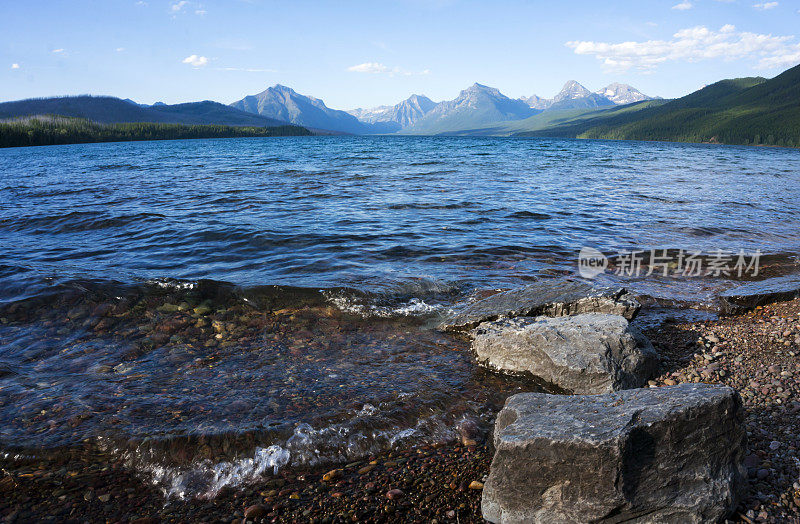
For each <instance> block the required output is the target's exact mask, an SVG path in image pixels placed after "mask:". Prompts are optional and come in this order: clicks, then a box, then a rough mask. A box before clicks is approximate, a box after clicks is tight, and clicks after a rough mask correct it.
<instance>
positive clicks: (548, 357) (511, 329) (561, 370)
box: [472, 314, 658, 394]
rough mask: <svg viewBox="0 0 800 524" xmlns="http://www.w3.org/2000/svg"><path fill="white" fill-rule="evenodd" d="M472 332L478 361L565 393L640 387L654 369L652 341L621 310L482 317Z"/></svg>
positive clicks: (655, 368)
mask: <svg viewBox="0 0 800 524" xmlns="http://www.w3.org/2000/svg"><path fill="white" fill-rule="evenodd" d="M472 337H473V341H472V349H473V351H474V352H475V357H476V359H477V361H478V364H480V365H482V366H485V367H488V368H489V369H492V370H494V371H498V372H501V373H508V374H513V375H526V374H531V375H533V376H535V377H537V378H539V379H541V380H543V381H545V382H547V383H549V384H553V385H555V386H558V387H559V388H561V389H563V390H565V391H567V392H569V393H580V394H597V393H610V392H611V391H618V390H620V389H630V388H638V387H641V386H644V385H645V384H647V380H648V379H650V377H652V376H653V374H654V373H655V372H656V370H657V369H658V355H657V354H656V352H655V350H654V349H653V345H652V344H651V343H650V341H649V340H647V337H645V336H644V335H642V334H641V333H640V332H639V330H637V329H636V328H634V327H632V326H631V325H630V324H629V323H628V320H627V319H625V317H622V316H619V315H605V314H581V315H574V316H570V317H558V318H551V317H535V318H532V317H517V318H513V319H506V320H498V321H494V322H484V323H483V324H480V325H479V326H478V327H477V328H476V329H475V330H473V331H472Z"/></svg>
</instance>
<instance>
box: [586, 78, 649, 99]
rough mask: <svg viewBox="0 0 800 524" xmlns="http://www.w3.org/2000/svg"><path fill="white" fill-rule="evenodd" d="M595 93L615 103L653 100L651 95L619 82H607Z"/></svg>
mask: <svg viewBox="0 0 800 524" xmlns="http://www.w3.org/2000/svg"><path fill="white" fill-rule="evenodd" d="M597 94H598V95H600V96H604V97H606V98H608V99H609V100H611V101H612V102H614V103H615V104H617V105H625V104H633V103H634V102H641V101H642V100H653V97H651V96H647V95H645V94H644V93H642V92H641V91H639V90H638V89H636V88H635V87H632V86H629V85H628V84H619V83H617V82H614V83H613V84H609V85H608V86H606V87H604V88H603V89H601V90H599V91H597Z"/></svg>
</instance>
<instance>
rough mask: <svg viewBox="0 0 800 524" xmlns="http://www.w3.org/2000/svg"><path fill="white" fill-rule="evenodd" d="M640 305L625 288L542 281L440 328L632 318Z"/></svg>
mask: <svg viewBox="0 0 800 524" xmlns="http://www.w3.org/2000/svg"><path fill="white" fill-rule="evenodd" d="M640 308H641V305H640V304H639V302H638V301H636V299H635V298H634V297H633V296H631V295H629V294H628V293H627V292H626V291H625V289H622V288H616V289H614V288H595V287H593V286H591V285H589V284H587V283H585V282H582V281H579V280H572V279H568V278H562V279H554V280H542V281H539V282H536V283H534V284H530V285H528V286H525V287H522V288H519V289H512V290H509V291H504V292H502V293H497V294H496V295H492V296H490V297H487V298H484V299H483V300H479V301H477V302H474V303H472V304H470V305H468V306H466V307H464V308H463V309H462V310H460V311H457V312H456V313H454V314H453V315H451V316H450V317H449V318H447V319H445V320H444V322H442V323H441V324H440V325H439V329H441V330H443V331H467V330H470V329H472V328H474V327H475V326H477V325H478V324H480V323H481V322H486V321H489V320H497V319H502V318H514V317H532V316H538V315H545V316H548V317H560V316H566V315H576V314H579V313H609V314H613V315H622V316H623V317H625V318H627V319H629V320H630V319H633V318H634V317H635V316H636V314H637V313H638V312H639V309H640Z"/></svg>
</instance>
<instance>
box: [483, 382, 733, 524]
mask: <svg viewBox="0 0 800 524" xmlns="http://www.w3.org/2000/svg"><path fill="white" fill-rule="evenodd" d="M743 417H744V414H743V408H742V404H741V399H740V398H739V395H738V394H737V393H736V391H735V390H733V389H731V388H729V387H726V386H716V385H709V384H681V385H678V386H671V387H661V388H649V389H635V390H629V391H622V392H618V393H609V394H606V395H585V396H563V395H547V394H544V393H521V394H518V395H514V396H512V397H510V398H509V399H508V400H507V401H506V405H505V407H504V408H503V410H502V411H501V412H500V414H499V415H498V417H497V422H496V424H495V430H494V444H495V448H496V452H495V455H494V459H493V460H492V465H491V470H490V474H489V478H488V480H487V481H486V485H485V487H484V490H483V499H482V510H483V517H484V518H485V519H487V520H489V521H490V522H495V523H504V524H508V523H522V522H525V523H529V522H547V523H552V522H623V521H624V522H718V521H720V520H722V519H723V518H724V517H725V516H726V515H728V514H730V513H731V512H732V511H733V510H734V509H735V508H736V505H737V501H738V498H739V497H740V495H741V492H742V490H743V489H744V488H745V482H746V480H745V479H746V470H745V468H744V465H743V463H742V461H743V456H744V453H743V451H744V445H745V438H746V437H745V431H744V428H743V426H742V420H743Z"/></svg>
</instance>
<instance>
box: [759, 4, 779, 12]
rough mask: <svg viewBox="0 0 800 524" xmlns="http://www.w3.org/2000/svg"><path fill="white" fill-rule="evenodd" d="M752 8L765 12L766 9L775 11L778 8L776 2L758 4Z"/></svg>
mask: <svg viewBox="0 0 800 524" xmlns="http://www.w3.org/2000/svg"><path fill="white" fill-rule="evenodd" d="M753 7H755V8H756V9H760V10H761V11H766V10H768V9H775V8H776V7H778V2H761V3H760V4H753Z"/></svg>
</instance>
